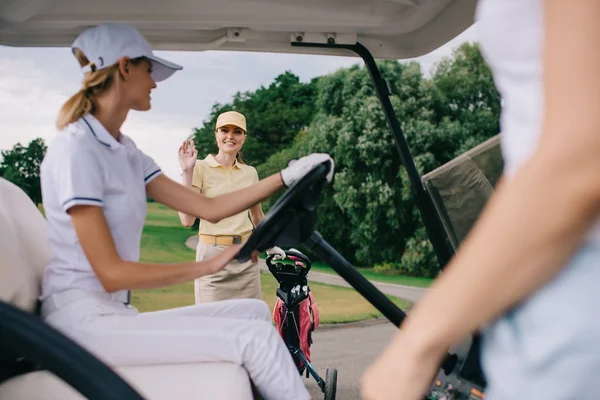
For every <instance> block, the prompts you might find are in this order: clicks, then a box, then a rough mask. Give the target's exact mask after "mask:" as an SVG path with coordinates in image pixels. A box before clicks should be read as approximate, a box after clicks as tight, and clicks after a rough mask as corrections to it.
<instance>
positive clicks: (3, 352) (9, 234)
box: [0, 178, 253, 400]
mask: <svg viewBox="0 0 600 400" xmlns="http://www.w3.org/2000/svg"><path fill="white" fill-rule="evenodd" d="M0 205H1V206H2V207H1V208H0V306H1V305H3V304H4V305H5V306H7V307H5V308H7V309H10V308H11V307H10V306H8V305H12V306H14V307H12V309H15V310H18V311H19V312H20V313H21V314H22V315H23V316H25V317H26V318H30V319H37V320H39V317H38V316H37V315H36V303H37V298H38V296H39V295H40V282H41V278H42V274H43V269H44V266H45V265H46V264H47V263H48V260H49V257H50V250H49V246H48V244H47V240H46V220H45V219H44V217H43V216H42V214H41V213H40V212H39V210H38V209H37V208H36V206H35V205H34V203H33V202H32V201H31V200H30V199H29V197H28V196H27V195H26V194H25V193H24V192H23V191H22V190H21V189H20V188H18V187H17V186H15V185H14V184H12V183H10V182H8V181H6V180H4V179H2V178H0ZM22 311H25V312H24V313H23V312H22ZM3 315H4V314H3ZM3 319H4V320H3ZM34 322H36V323H38V322H39V321H34ZM8 323H10V319H8V322H7V318H2V317H0V336H1V337H2V340H1V341H0V399H10V400H25V399H27V400H31V399H56V400H58V399H60V400H74V399H77V400H79V399H84V398H85V397H84V396H82V395H81V394H79V392H78V391H76V390H75V389H73V388H72V387H71V386H70V385H68V384H66V383H65V382H64V381H63V380H62V379H60V378H58V377H56V376H55V375H54V374H53V373H50V372H48V371H47V370H44V369H42V368H40V367H39V360H28V361H29V364H28V363H25V362H23V360H22V358H23V357H22V356H20V354H14V351H15V350H14V346H11V343H10V339H7V336H6V334H5V333H3V331H5V332H6V331H10V327H9V329H6V328H7V326H6V324H8ZM3 324H5V325H4V326H2V325H3ZM40 326H42V328H44V327H46V326H47V325H46V324H43V325H40ZM28 333H31V330H29V331H28ZM39 340H43V339H39ZM69 343H70V342H69ZM63 350H64V349H63ZM36 361H37V365H36ZM23 365H31V366H33V367H32V368H23ZM114 371H115V372H116V373H117V374H118V375H119V376H121V377H122V378H123V379H124V380H125V381H126V382H127V383H129V385H130V386H131V387H133V388H134V389H135V390H136V391H137V392H138V393H139V394H140V395H141V396H142V397H143V398H145V399H148V400H159V399H160V400H167V399H169V400H171V399H252V398H253V394H252V388H251V385H250V379H249V377H248V374H247V373H246V370H245V369H244V368H243V367H241V366H239V365H236V364H232V363H225V362H224V363H193V364H191V363H190V364H170V365H158V366H156V365H153V366H135V367H126V368H116V369H115V370H114ZM109 372H110V371H109ZM66 375H67V376H68V375H69V371H67V372H66ZM112 398H116V397H112Z"/></svg>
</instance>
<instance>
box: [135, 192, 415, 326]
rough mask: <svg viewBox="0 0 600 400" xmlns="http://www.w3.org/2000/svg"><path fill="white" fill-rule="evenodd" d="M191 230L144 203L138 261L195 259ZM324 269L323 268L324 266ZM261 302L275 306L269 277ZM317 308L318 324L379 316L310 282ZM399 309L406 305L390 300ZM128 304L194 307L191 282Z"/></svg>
mask: <svg viewBox="0 0 600 400" xmlns="http://www.w3.org/2000/svg"><path fill="white" fill-rule="evenodd" d="M190 233H191V231H190V230H189V229H187V228H184V227H182V226H181V225H180V224H179V219H178V217H177V213H175V212H174V211H172V210H170V209H168V208H166V207H164V206H162V205H159V204H156V203H150V204H148V218H147V220H146V225H145V227H144V235H143V237H142V252H141V259H142V261H147V262H160V263H171V262H180V261H190V260H193V259H194V258H195V254H194V251H193V250H190V249H188V248H187V247H186V246H185V240H186V239H187V238H188V237H189V236H190ZM325 268H326V267H325ZM261 281H262V293H263V299H264V300H265V301H266V302H267V303H268V304H269V306H270V307H271V310H272V309H273V305H274V304H275V300H276V296H275V290H276V288H277V282H276V280H275V278H273V276H271V275H270V274H261ZM310 287H311V290H312V291H313V293H314V295H315V299H316V301H317V304H318V306H319V311H320V313H321V322H322V323H342V322H352V321H360V320H364V319H369V318H374V317H379V316H381V314H380V313H379V312H378V311H377V310H375V308H374V307H373V306H371V305H370V304H369V303H368V302H367V301H366V300H365V299H364V298H363V297H362V296H360V295H359V294H358V293H357V292H356V291H354V289H350V288H343V287H336V286H329V285H324V284H320V283H316V282H314V283H310ZM390 299H392V301H393V302H394V303H396V304H397V305H398V306H399V307H400V308H406V307H408V305H409V303H408V302H406V301H404V300H402V299H398V298H394V297H390ZM132 302H133V304H134V305H135V306H136V307H137V308H138V309H139V310H140V311H154V310H163V309H168V308H173V307H181V306H186V305H192V304H194V284H193V283H192V282H189V283H184V284H180V285H174V286H170V287H167V288H162V289H153V290H138V291H134V292H133V293H132Z"/></svg>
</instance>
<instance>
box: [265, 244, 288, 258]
mask: <svg viewBox="0 0 600 400" xmlns="http://www.w3.org/2000/svg"><path fill="white" fill-rule="evenodd" d="M267 254H268V255H273V260H284V259H285V251H283V249H282V248H281V247H277V246H273V247H271V248H270V249H267Z"/></svg>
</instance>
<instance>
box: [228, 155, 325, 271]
mask: <svg viewBox="0 0 600 400" xmlns="http://www.w3.org/2000/svg"><path fill="white" fill-rule="evenodd" d="M330 168H331V163H330V162H329V161H325V162H323V163H321V164H319V165H317V166H316V167H314V168H313V169H312V170H311V171H310V172H309V173H308V174H306V175H305V176H304V177H303V178H302V179H300V180H298V181H297V182H296V183H295V184H293V185H292V186H291V187H290V188H289V189H288V190H287V192H285V193H284V194H283V196H281V197H280V198H279V200H277V202H276V203H275V204H274V205H273V206H272V207H271V209H270V210H269V212H268V213H267V215H265V217H264V218H263V220H262V221H261V222H260V224H258V226H257V227H256V229H254V232H253V233H252V235H250V237H249V238H248V240H247V241H246V243H245V244H244V246H242V248H241V249H240V251H239V253H238V256H237V259H238V261H239V262H246V261H248V260H249V259H250V257H251V256H252V252H253V251H254V250H258V251H261V252H262V251H264V250H266V249H269V248H271V247H273V246H280V247H295V246H297V245H299V244H301V243H302V242H304V241H305V240H306V239H308V238H309V236H310V235H311V233H313V231H314V230H315V225H316V223H317V205H318V204H319V194H320V193H321V186H322V184H323V182H324V181H325V177H326V176H327V173H328V172H329V169H330Z"/></svg>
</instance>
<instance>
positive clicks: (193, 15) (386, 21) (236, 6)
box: [0, 0, 476, 59]
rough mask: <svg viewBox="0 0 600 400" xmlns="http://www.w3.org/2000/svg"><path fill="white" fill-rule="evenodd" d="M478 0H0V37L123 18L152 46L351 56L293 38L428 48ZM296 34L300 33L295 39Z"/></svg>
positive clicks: (51, 40) (46, 34) (67, 35)
mask: <svg viewBox="0 0 600 400" xmlns="http://www.w3.org/2000/svg"><path fill="white" fill-rule="evenodd" d="M475 4H476V0H303V1H291V0H128V1H121V0H101V1H100V0H96V1H82V0H3V1H2V2H0V44H2V45H10V46H22V47H63V46H70V45H71V43H72V42H73V40H74V39H75V37H76V36H77V34H78V33H79V32H80V31H81V30H82V29H84V28H85V27H87V26H91V25H94V24H97V23H100V22H108V21H113V22H122V23H126V24H130V25H133V26H135V27H136V28H138V29H139V30H140V31H141V32H142V33H143V34H144V35H145V36H146V38H147V39H148V40H149V41H150V42H151V43H152V44H153V46H154V47H155V49H157V50H190V51H198V50H235V51H261V52H274V53H277V52H285V53H309V54H331V55H352V53H350V52H349V51H347V50H343V49H333V48H310V47H292V46H291V45H290V43H291V42H293V41H297V40H302V41H304V42H311V43H326V42H327V40H330V41H332V40H335V43H337V44H354V43H356V42H360V43H362V44H363V45H364V46H366V47H367V48H368V49H369V50H370V51H371V53H372V54H373V56H374V57H375V58H381V59H384V58H387V59H405V58H412V57H418V56H421V55H423V54H426V53H429V52H430V51H432V50H435V49H436V48H438V47H440V46H441V45H443V44H444V43H446V42H448V41H449V40H451V39H452V38H454V37H455V36H457V35H458V34H460V33H461V32H462V31H464V30H465V29H467V28H468V27H469V26H470V25H471V24H472V23H473V19H474V9H475ZM299 37H300V39H298V38H299Z"/></svg>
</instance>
